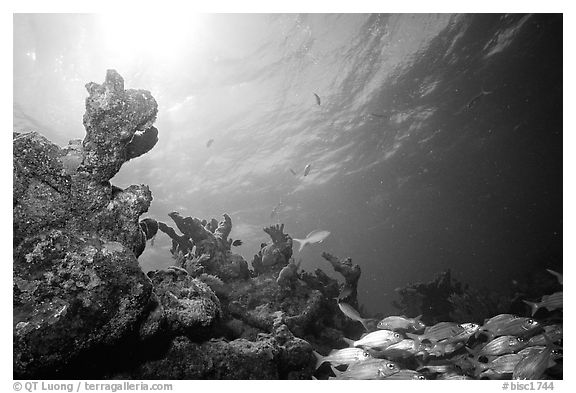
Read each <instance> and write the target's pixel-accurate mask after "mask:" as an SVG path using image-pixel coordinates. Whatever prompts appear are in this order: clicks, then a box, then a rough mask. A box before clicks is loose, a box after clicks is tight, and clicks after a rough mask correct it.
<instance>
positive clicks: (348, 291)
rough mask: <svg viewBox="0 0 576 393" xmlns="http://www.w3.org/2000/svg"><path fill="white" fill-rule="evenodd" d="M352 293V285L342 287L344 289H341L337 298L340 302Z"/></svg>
mask: <svg viewBox="0 0 576 393" xmlns="http://www.w3.org/2000/svg"><path fill="white" fill-rule="evenodd" d="M350 295H352V288H351V287H344V288H342V291H340V293H339V294H338V297H337V298H336V299H337V300H338V301H339V302H340V301H341V300H344V299H346V298H347V297H349V296H350Z"/></svg>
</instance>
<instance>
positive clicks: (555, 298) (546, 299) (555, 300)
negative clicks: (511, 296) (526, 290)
mask: <svg viewBox="0 0 576 393" xmlns="http://www.w3.org/2000/svg"><path fill="white" fill-rule="evenodd" d="M562 299H563V294H562V292H556V293H553V294H552V295H544V296H542V300H541V301H540V302H538V303H535V302H529V301H527V300H523V302H524V303H526V304H527V305H529V306H530V308H531V309H532V315H534V314H536V312H537V311H538V310H539V309H540V308H542V307H545V308H546V309H547V310H548V311H554V310H558V309H561V308H563V306H562V303H563V301H562Z"/></svg>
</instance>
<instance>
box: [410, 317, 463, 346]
mask: <svg viewBox="0 0 576 393" xmlns="http://www.w3.org/2000/svg"><path fill="white" fill-rule="evenodd" d="M463 331H464V328H463V327H462V326H460V325H458V324H457V323H454V322H440V323H437V324H436V325H434V326H428V327H427V328H426V329H425V330H424V333H423V334H420V335H417V334H412V333H406V335H407V336H408V337H410V338H411V339H413V340H414V341H415V342H416V346H419V345H420V342H421V341H422V340H429V341H430V342H432V343H435V342H437V341H440V340H444V339H447V338H451V337H454V336H456V335H458V334H460V333H462V332H463Z"/></svg>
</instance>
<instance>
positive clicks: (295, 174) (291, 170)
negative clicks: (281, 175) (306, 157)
mask: <svg viewBox="0 0 576 393" xmlns="http://www.w3.org/2000/svg"><path fill="white" fill-rule="evenodd" d="M289 170H290V172H292V174H293V175H294V176H297V175H298V174H297V173H296V172H295V171H294V169H292V168H290V169H289Z"/></svg>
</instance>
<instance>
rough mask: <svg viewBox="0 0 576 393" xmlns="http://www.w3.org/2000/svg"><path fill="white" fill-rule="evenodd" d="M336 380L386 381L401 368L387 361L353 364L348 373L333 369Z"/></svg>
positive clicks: (372, 360)
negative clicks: (385, 379)
mask: <svg viewBox="0 0 576 393" xmlns="http://www.w3.org/2000/svg"><path fill="white" fill-rule="evenodd" d="M332 371H334V374H336V379H384V378H387V377H389V376H391V375H392V374H395V373H397V372H399V371H400V367H398V365H397V364H396V363H394V362H392V361H390V360H387V359H369V360H365V361H362V362H356V363H352V364H351V365H350V366H348V368H347V369H346V371H343V372H341V371H338V370H335V369H334V368H333V369H332Z"/></svg>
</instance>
